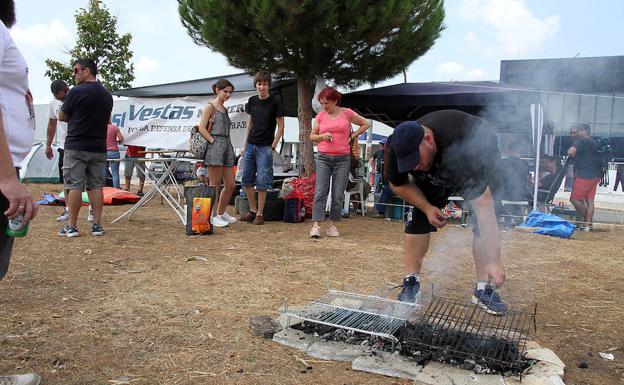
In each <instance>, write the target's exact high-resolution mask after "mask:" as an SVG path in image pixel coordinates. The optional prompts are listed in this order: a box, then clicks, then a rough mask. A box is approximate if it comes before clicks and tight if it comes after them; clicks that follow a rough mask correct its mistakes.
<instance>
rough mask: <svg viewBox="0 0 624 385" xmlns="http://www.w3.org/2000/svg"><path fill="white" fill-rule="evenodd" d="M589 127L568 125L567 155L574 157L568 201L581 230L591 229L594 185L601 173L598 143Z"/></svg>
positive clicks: (596, 183)
mask: <svg viewBox="0 0 624 385" xmlns="http://www.w3.org/2000/svg"><path fill="white" fill-rule="evenodd" d="M590 131H591V128H590V127H589V125H587V124H580V123H577V124H574V125H572V127H570V136H571V137H572V140H573V144H572V147H570V148H569V149H568V155H569V156H571V157H572V158H574V184H573V185H572V194H570V202H572V204H573V205H574V208H575V209H576V220H577V221H579V222H581V223H580V225H579V227H580V230H581V231H591V230H592V221H593V220H594V198H595V197H596V186H598V182H600V177H601V175H602V169H601V162H602V159H601V156H600V153H599V151H598V150H599V146H598V143H597V142H596V141H595V140H594V138H592V137H591V136H589V134H590Z"/></svg>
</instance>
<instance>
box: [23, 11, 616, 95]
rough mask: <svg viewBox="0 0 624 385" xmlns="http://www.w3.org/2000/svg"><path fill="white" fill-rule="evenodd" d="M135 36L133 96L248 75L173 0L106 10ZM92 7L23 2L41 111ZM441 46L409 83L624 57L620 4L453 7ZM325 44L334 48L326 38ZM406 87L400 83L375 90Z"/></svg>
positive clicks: (27, 53)
mask: <svg viewBox="0 0 624 385" xmlns="http://www.w3.org/2000/svg"><path fill="white" fill-rule="evenodd" d="M102 2H103V3H104V4H105V5H106V6H107V7H108V9H109V10H110V11H111V13H112V14H113V15H115V16H117V17H118V31H119V32H120V33H126V32H130V33H131V34H132V43H131V46H130V48H131V50H132V51H133V53H134V56H133V62H134V64H135V77H136V78H135V80H134V82H133V83H132V86H133V87H140V86H146V85H153V84H161V83H169V82H176V81H185V80H191V79H199V78H206V77H213V76H221V75H229V74H235V73H239V72H241V70H240V69H238V68H234V67H232V66H230V65H228V62H227V59H226V58H225V57H224V56H223V55H221V54H219V53H215V52H212V51H211V50H210V49H208V48H206V47H204V46H198V45H196V44H195V43H194V42H193V41H192V39H191V38H190V37H189V36H188V34H187V32H186V29H185V28H184V27H183V26H182V23H181V22H180V18H179V16H178V12H177V1H175V0H102ZM87 4H88V2H87V0H58V1H41V0H18V1H16V13H17V24H16V25H15V26H14V27H13V28H12V29H11V34H12V36H13V39H14V40H15V42H16V44H17V46H18V47H19V49H20V51H21V52H22V54H23V55H24V57H25V58H26V61H27V62H28V64H29V67H30V76H29V81H30V87H31V90H32V92H33V95H34V98H35V103H37V104H39V103H48V102H49V100H50V99H51V97H52V96H51V94H50V88H49V84H50V81H51V80H50V79H48V78H46V77H45V75H44V73H45V70H46V66H45V63H44V60H45V59H47V58H50V59H56V60H60V61H65V62H67V61H69V56H68V55H67V54H66V52H67V51H68V50H69V48H71V47H73V46H74V44H75V42H76V26H75V20H74V15H75V13H76V11H77V10H78V9H79V8H86V7H87ZM445 10H446V18H445V21H444V25H445V26H446V28H445V30H444V31H442V34H441V36H440V38H439V39H438V40H437V41H436V43H435V45H434V46H433V47H432V48H431V49H430V50H429V51H428V52H427V53H426V54H425V55H423V56H422V57H421V58H419V59H417V60H416V61H415V62H413V63H412V64H411V65H410V66H409V68H408V69H407V81H408V82H429V81H449V80H457V81H461V80H498V78H499V68H500V61H501V60H514V59H539V58H568V57H575V56H578V57H594V56H614V55H624V44H622V40H621V37H622V36H624V23H622V19H623V18H624V1H622V0H595V1H593V2H589V1H587V0H549V1H544V0H447V1H446V2H445ZM318 38H327V37H326V36H319V37H318ZM400 82H403V75H402V74H400V75H398V76H396V77H394V78H392V79H389V80H387V81H385V82H383V83H380V84H377V85H376V86H383V85H390V84H396V83H400Z"/></svg>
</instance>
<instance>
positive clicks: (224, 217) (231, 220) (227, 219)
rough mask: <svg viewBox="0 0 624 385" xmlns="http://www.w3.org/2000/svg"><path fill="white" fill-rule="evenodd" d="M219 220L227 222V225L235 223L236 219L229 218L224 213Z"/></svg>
mask: <svg viewBox="0 0 624 385" xmlns="http://www.w3.org/2000/svg"><path fill="white" fill-rule="evenodd" d="M221 218H223V219H225V220H226V221H228V223H229V224H232V223H236V218H234V217H233V216H231V215H230V214H228V213H227V212H224V213H223V214H221Z"/></svg>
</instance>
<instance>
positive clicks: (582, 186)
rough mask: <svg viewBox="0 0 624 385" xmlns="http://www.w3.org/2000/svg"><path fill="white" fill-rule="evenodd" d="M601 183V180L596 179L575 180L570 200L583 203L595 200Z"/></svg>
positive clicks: (577, 178)
mask: <svg viewBox="0 0 624 385" xmlns="http://www.w3.org/2000/svg"><path fill="white" fill-rule="evenodd" d="M598 182H600V178H594V179H582V178H579V177H575V178H574V184H573V185H572V194H570V199H574V200H578V201H583V200H586V199H588V200H593V199H594V197H595V196H596V186H597V185H598Z"/></svg>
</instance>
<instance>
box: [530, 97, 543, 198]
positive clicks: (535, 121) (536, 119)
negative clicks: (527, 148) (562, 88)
mask: <svg viewBox="0 0 624 385" xmlns="http://www.w3.org/2000/svg"><path fill="white" fill-rule="evenodd" d="M531 128H532V129H533V132H534V134H536V136H537V137H536V138H534V143H535V174H534V175H533V210H537V192H538V188H539V186H538V184H539V165H540V156H541V152H542V130H543V128H544V110H543V108H542V105H541V104H531Z"/></svg>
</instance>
